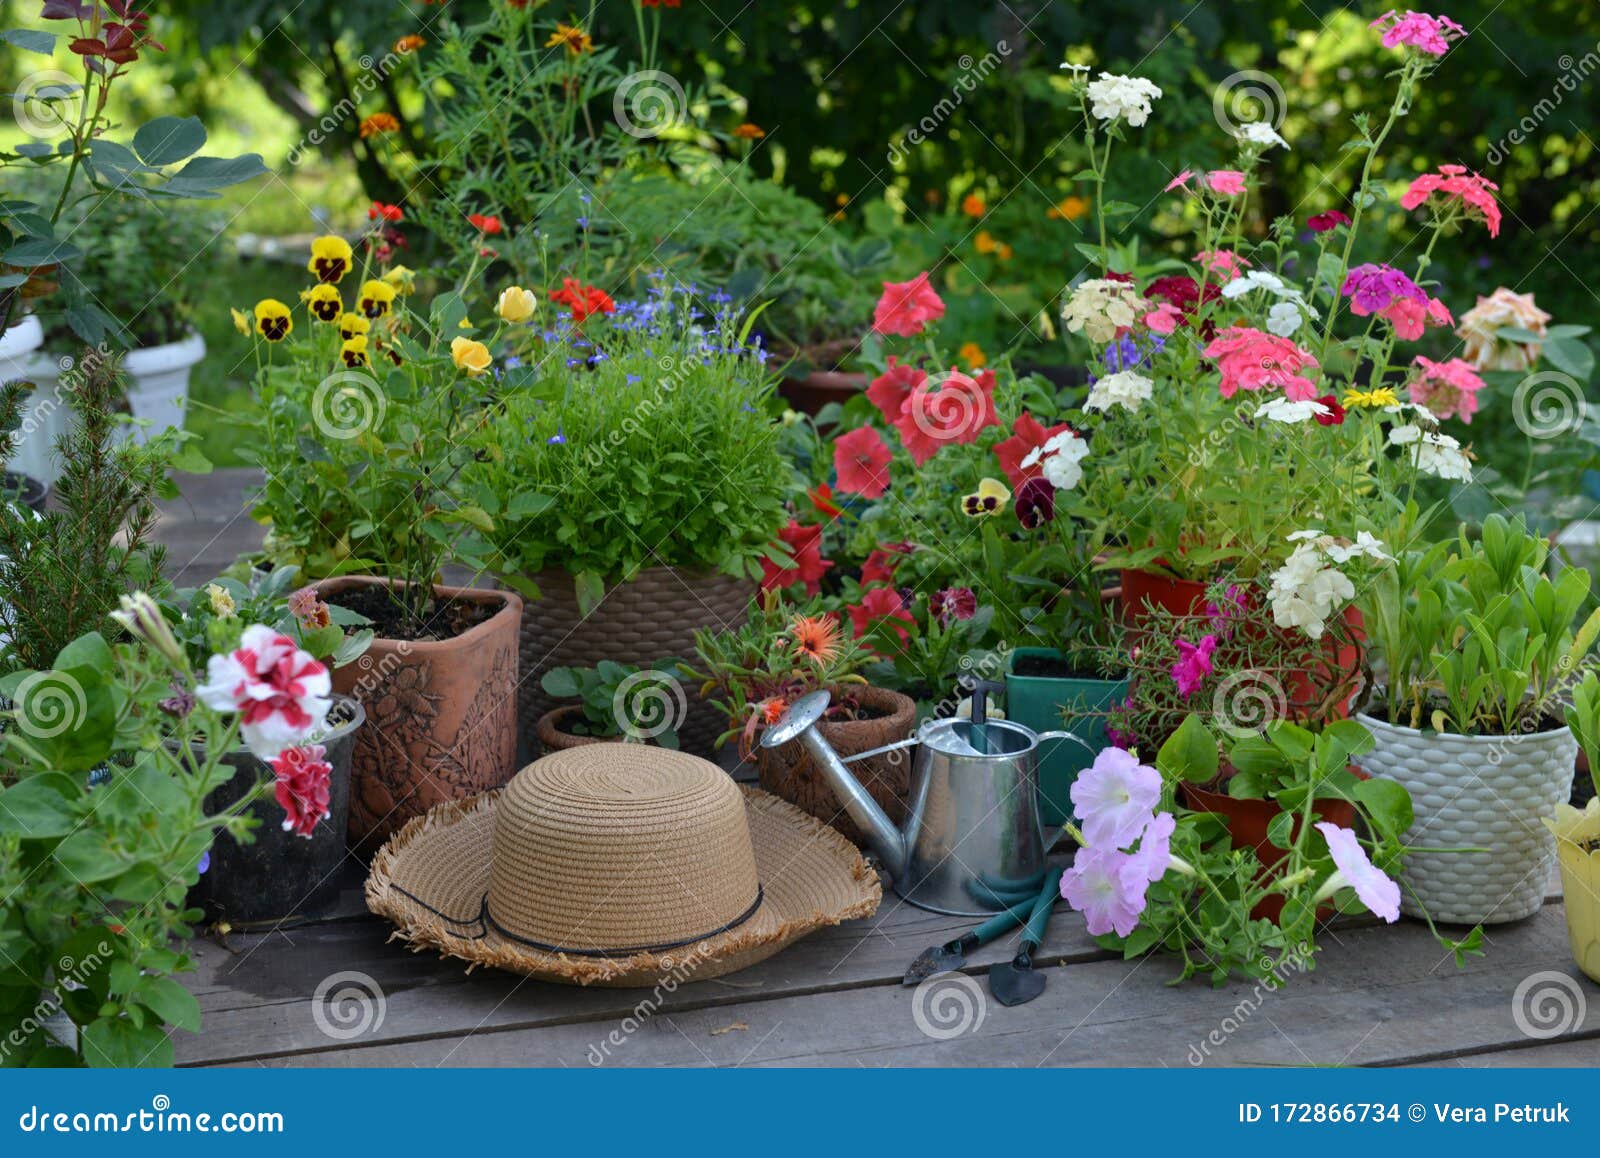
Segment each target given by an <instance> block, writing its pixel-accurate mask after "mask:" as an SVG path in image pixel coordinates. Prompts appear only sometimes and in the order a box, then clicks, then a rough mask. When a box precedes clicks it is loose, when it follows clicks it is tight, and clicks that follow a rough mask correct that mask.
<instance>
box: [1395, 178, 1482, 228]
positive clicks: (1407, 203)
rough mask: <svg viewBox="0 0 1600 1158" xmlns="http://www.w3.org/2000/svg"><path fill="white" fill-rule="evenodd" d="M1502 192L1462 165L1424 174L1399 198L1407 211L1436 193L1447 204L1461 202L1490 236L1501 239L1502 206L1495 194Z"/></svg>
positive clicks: (1469, 214)
mask: <svg viewBox="0 0 1600 1158" xmlns="http://www.w3.org/2000/svg"><path fill="white" fill-rule="evenodd" d="M1499 191H1500V186H1498V185H1496V184H1495V183H1494V182H1493V181H1491V180H1489V179H1488V178H1487V177H1483V176H1480V175H1479V174H1477V173H1472V172H1469V171H1468V170H1467V169H1466V167H1465V166H1463V165H1440V166H1439V171H1438V172H1437V173H1424V174H1423V175H1422V176H1420V177H1418V178H1417V179H1416V180H1415V181H1413V182H1411V185H1410V187H1409V188H1408V189H1407V190H1406V191H1405V193H1404V195H1402V196H1401V198H1400V204H1401V206H1402V207H1403V208H1406V209H1415V208H1416V207H1417V206H1418V205H1421V204H1422V203H1423V202H1424V201H1426V200H1428V198H1430V197H1432V196H1434V195H1435V194H1439V195H1442V196H1443V197H1444V199H1445V200H1446V201H1449V200H1456V201H1460V202H1461V203H1462V204H1463V205H1465V206H1466V207H1467V215H1468V216H1469V217H1472V218H1473V219H1474V220H1481V221H1482V222H1483V224H1484V226H1485V227H1486V228H1487V229H1488V230H1489V236H1490V237H1499V236H1500V204H1499V202H1497V201H1496V200H1495V197H1494V195H1495V194H1496V193H1498V192H1499Z"/></svg>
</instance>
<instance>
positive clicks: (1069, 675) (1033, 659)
mask: <svg viewBox="0 0 1600 1158" xmlns="http://www.w3.org/2000/svg"><path fill="white" fill-rule="evenodd" d="M1011 674H1012V675H1017V676H1032V677H1035V678H1038V679H1057V680H1116V679H1121V678H1122V677H1123V675H1125V674H1126V673H1125V672H1105V671H1102V670H1100V669H1098V668H1093V669H1087V668H1080V667H1075V666H1073V664H1072V661H1071V660H1068V659H1065V658H1063V657H1059V656H1051V655H1031V654H1029V655H1019V656H1017V657H1016V659H1014V660H1012V661H1011Z"/></svg>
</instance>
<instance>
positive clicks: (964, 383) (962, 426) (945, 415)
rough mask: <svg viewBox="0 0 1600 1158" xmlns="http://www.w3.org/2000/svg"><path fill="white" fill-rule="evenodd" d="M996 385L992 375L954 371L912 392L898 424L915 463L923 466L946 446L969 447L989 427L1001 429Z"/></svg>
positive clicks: (926, 382)
mask: <svg viewBox="0 0 1600 1158" xmlns="http://www.w3.org/2000/svg"><path fill="white" fill-rule="evenodd" d="M994 385H995V377H994V374H993V373H992V372H991V371H988V370H981V371H979V372H978V373H977V374H975V375H967V374H963V373H962V372H961V371H960V370H957V369H954V368H952V369H951V370H950V372H949V373H948V374H941V375H939V376H938V377H936V378H930V379H928V380H927V381H925V382H922V383H921V384H919V385H918V386H917V387H916V389H914V390H912V391H911V394H910V396H909V397H908V398H907V399H906V401H905V405H904V406H903V407H902V408H901V411H900V417H899V418H897V419H896V420H895V423H894V428H895V430H897V431H898V432H899V434H900V444H901V445H902V446H904V447H905V448H906V453H907V454H909V455H910V456H911V460H912V461H913V462H915V463H916V464H917V465H918V466H921V465H922V464H923V463H925V462H927V461H928V460H929V459H930V458H932V457H933V456H934V455H935V454H937V453H939V451H940V449H942V448H943V447H944V446H946V445H948V444H951V443H954V444H955V445H957V446H965V445H966V444H968V443H970V442H975V441H976V440H977V438H978V432H979V431H981V430H983V429H984V428H985V427H989V426H999V425H1000V419H999V418H998V417H997V416H996V415H995V411H994Z"/></svg>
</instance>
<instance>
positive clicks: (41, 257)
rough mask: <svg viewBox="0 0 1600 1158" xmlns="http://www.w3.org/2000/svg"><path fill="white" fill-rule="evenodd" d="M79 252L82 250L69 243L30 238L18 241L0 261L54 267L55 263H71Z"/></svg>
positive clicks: (8, 263) (0, 256)
mask: <svg viewBox="0 0 1600 1158" xmlns="http://www.w3.org/2000/svg"><path fill="white" fill-rule="evenodd" d="M81 252H82V250H80V249H79V248H78V247H77V246H76V245H73V244H71V243H70V242H66V241H57V240H54V239H52V238H45V237H32V238H29V239H28V240H26V241H19V242H17V244H15V245H13V246H12V247H11V248H10V249H8V250H6V251H5V253H4V254H3V255H0V261H3V262H5V264H7V265H20V266H24V267H32V266H35V265H54V264H55V263H57V262H62V261H71V260H72V259H73V258H75V257H77V256H78V254H79V253H81Z"/></svg>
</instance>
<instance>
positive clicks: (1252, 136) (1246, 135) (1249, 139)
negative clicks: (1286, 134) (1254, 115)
mask: <svg viewBox="0 0 1600 1158" xmlns="http://www.w3.org/2000/svg"><path fill="white" fill-rule="evenodd" d="M1233 135H1234V136H1235V137H1236V138H1237V139H1238V140H1239V142H1240V143H1241V144H1244V145H1254V146H1255V147H1256V148H1258V149H1260V150H1261V151H1262V152H1263V153H1264V152H1266V151H1267V150H1268V149H1270V148H1272V146H1274V145H1279V146H1282V147H1283V148H1285V149H1287V148H1288V147H1289V142H1288V141H1286V140H1284V139H1283V138H1282V137H1280V136H1279V135H1278V130H1277V129H1275V128H1273V127H1272V125H1271V124H1269V123H1268V122H1266V121H1251V122H1250V123H1249V124H1245V125H1240V126H1239V127H1238V128H1237V129H1235V130H1233Z"/></svg>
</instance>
